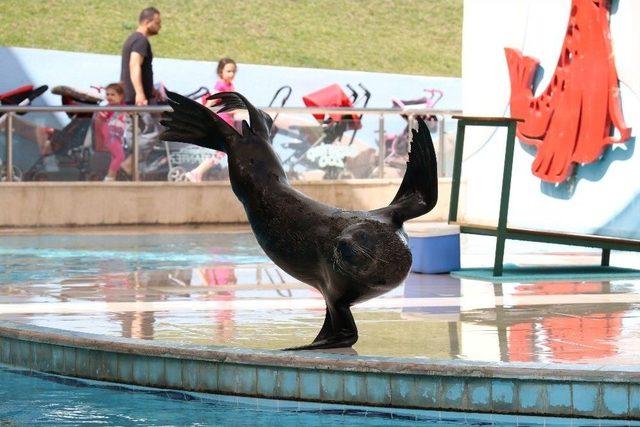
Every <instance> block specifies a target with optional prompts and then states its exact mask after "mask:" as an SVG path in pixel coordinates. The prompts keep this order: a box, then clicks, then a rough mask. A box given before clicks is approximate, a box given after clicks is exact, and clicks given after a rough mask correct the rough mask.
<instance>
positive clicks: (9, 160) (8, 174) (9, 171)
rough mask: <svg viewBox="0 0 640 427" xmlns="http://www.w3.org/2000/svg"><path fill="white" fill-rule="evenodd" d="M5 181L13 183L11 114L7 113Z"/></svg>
mask: <svg viewBox="0 0 640 427" xmlns="http://www.w3.org/2000/svg"><path fill="white" fill-rule="evenodd" d="M6 154H7V155H6V162H5V163H6V164H5V168H6V172H5V175H6V177H7V178H6V180H7V182H12V181H13V113H11V112H10V113H7V153H6Z"/></svg>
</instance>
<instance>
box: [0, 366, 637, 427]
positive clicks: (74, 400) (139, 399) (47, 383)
mask: <svg viewBox="0 0 640 427" xmlns="http://www.w3.org/2000/svg"><path fill="white" fill-rule="evenodd" d="M34 424H37V425H45V426H47V425H51V426H58V425H84V424H99V425H106V426H115V425H118V426H123V425H146V426H156V425H189V426H208V425H220V426H223V425H229V426H232V425H258V426H263V425H278V426H283V427H284V426H293V425H296V426H297V425H305V426H316V425H326V426H355V425H358V426H391V427H394V426H415V425H416V424H422V425H437V426H443V427H444V426H505V427H506V426H515V425H517V426H567V425H571V426H575V427H582V426H585V427H587V426H603V427H605V426H606V427H608V426H611V427H613V426H620V427H622V426H632V425H633V426H635V425H640V423H635V422H630V421H603V420H598V421H596V420H587V419H580V418H554V417H529V416H509V415H485V414H473V413H454V412H440V411H419V410H402V409H385V408H371V407H358V406H348V405H330V404H316V403H303V402H292V401H283V400H265V399H253V398H244V397H232V396H222V395H205V394H199V393H185V392H181V391H173V390H161V389H153V388H142V387H131V386H124V385H121V384H114V383H105V382H97V381H87V380H79V379H75V378H69V377H61V376H55V375H46V374H40V373H37V372H33V371H27V370H20V369H10V368H7V367H6V366H5V367H3V366H2V365H0V425H34Z"/></svg>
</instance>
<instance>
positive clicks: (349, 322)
mask: <svg viewBox="0 0 640 427" xmlns="http://www.w3.org/2000/svg"><path fill="white" fill-rule="evenodd" d="M356 341H358V329H357V328H356V322H355V320H353V315H352V314H351V308H350V307H349V306H348V305H346V306H336V307H334V308H331V307H330V306H329V305H327V311H326V314H325V318H324V323H323V325H322V329H320V333H318V336H317V337H316V339H315V340H313V342H312V343H311V344H307V345H302V346H299V347H290V348H285V349H284V350H318V349H323V348H325V349H326V348H344V347H351V346H352V345H354V344H355V343H356Z"/></svg>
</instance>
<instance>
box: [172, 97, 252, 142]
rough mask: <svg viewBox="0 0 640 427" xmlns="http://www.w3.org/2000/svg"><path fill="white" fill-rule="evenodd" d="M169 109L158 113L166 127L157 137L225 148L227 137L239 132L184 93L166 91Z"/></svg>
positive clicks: (228, 138) (233, 136)
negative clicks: (160, 114)
mask: <svg viewBox="0 0 640 427" xmlns="http://www.w3.org/2000/svg"><path fill="white" fill-rule="evenodd" d="M167 97H168V98H169V105H170V106H171V108H173V111H171V112H165V113H163V114H162V121H161V123H162V125H163V126H165V127H166V128H167V130H165V131H164V132H163V133H162V135H161V136H160V138H161V139H163V140H165V141H177V142H186V143H189V144H195V145H198V146H200V147H204V148H210V149H213V150H218V151H224V152H226V151H227V150H226V144H227V143H228V141H230V140H232V139H235V138H238V137H239V136H240V134H239V133H238V132H237V131H236V130H235V129H234V128H233V127H231V126H229V124H228V123H227V122H225V121H224V120H223V119H222V118H220V117H219V116H218V115H217V114H216V113H214V112H213V111H211V110H210V109H208V108H207V107H205V106H204V105H202V104H199V103H197V102H195V101H193V100H191V99H189V98H187V97H184V96H182V95H180V94H177V93H175V92H171V91H167Z"/></svg>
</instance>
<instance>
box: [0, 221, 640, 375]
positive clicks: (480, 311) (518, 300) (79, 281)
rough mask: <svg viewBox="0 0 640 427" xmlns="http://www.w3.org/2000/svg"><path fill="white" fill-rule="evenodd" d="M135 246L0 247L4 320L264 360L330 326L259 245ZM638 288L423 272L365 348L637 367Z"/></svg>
mask: <svg viewBox="0 0 640 427" xmlns="http://www.w3.org/2000/svg"><path fill="white" fill-rule="evenodd" d="M126 238H128V239H131V240H130V241H129V242H128V243H127V241H126V240H125V239H124V238H123V236H115V235H114V236H99V238H98V237H96V236H80V235H76V236H61V237H59V236H15V237H11V238H8V239H6V240H3V246H2V247H0V256H2V260H3V261H6V262H3V264H2V265H3V271H2V272H0V282H2V280H4V283H2V284H0V318H2V319H11V320H18V321H23V322H30V323H33V324H37V325H41V326H49V327H55V328H62V329H70V330H75V331H82V332H90V333H99V334H106V335H112V336H123V337H127V338H136V339H154V340H163V341H170V342H174V343H195V344H217V345H228V346H237V347H247V348H264V349H279V348H285V347H290V346H294V345H300V344H304V343H307V342H309V341H310V340H311V339H313V337H314V336H315V334H316V333H317V331H318V329H319V328H320V326H321V324H322V321H323V318H324V303H323V299H322V297H321V296H320V295H319V294H318V293H317V292H316V291H315V290H314V289H313V288H311V287H309V286H307V285H304V284H302V283H300V282H298V281H296V280H295V279H293V278H292V277H290V276H288V275H286V274H285V273H284V272H283V271H281V270H280V269H278V268H277V267H275V266H274V265H273V264H271V263H269V262H260V261H258V262H256V261H255V260H256V259H257V260H262V259H264V258H263V255H261V252H260V250H259V248H258V247H257V243H255V241H254V240H253V239H252V237H251V236H250V235H247V234H226V235H225V234H220V233H219V234H215V233H210V234H197V233H192V234H174V235H140V236H133V237H132V236H126ZM252 260H254V261H253V262H252ZM81 261H82V262H81ZM180 266H182V268H181V267H180ZM638 291H640V281H629V280H626V281H613V282H608V281H597V282H568V281H567V282H539V283H505V284H493V283H487V282H480V281H472V280H459V279H456V278H452V277H451V276H449V275H417V274H412V275H410V276H409V277H408V279H407V280H406V283H405V284H404V285H403V286H401V287H399V288H397V289H395V290H393V291H391V292H389V293H388V294H386V295H384V296H383V297H380V298H376V299H374V300H371V301H368V302H366V303H364V304H361V305H358V306H356V307H355V309H354V316H355V318H356V321H357V322H358V326H359V330H360V337H361V338H360V341H359V342H358V343H357V345H356V346H355V348H354V351H357V352H358V353H359V354H362V355H381V356H397V357H430V358H436V359H451V358H461V359H470V360H483V361H505V362H561V363H600V364H640V360H639V359H638V358H637V357H636V355H637V354H638V352H639V351H640V344H638V343H639V342H640V340H638V337H640V321H639V320H638V319H640V310H638V307H639V305H638V304H640V292H638Z"/></svg>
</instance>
